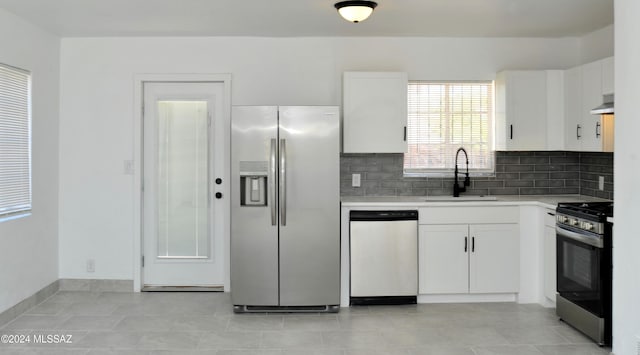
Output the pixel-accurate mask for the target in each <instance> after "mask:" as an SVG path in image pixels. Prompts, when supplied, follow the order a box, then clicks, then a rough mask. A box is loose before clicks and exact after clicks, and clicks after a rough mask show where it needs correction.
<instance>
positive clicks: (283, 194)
mask: <svg viewBox="0 0 640 355" xmlns="http://www.w3.org/2000/svg"><path fill="white" fill-rule="evenodd" d="M279 202H280V222H281V224H282V225H283V226H286V225H287V141H286V140H285V139H280V201H279Z"/></svg>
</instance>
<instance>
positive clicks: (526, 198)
mask: <svg viewBox="0 0 640 355" xmlns="http://www.w3.org/2000/svg"><path fill="white" fill-rule="evenodd" d="M494 197H495V200H482V198H480V199H478V200H469V199H468V198H470V197H469V196H466V197H465V196H462V198H461V199H460V200H455V198H454V197H451V198H450V199H449V198H447V196H435V197H430V196H382V197H358V196H344V197H342V198H341V201H342V206H343V207H402V206H406V207H420V206H424V207H427V206H451V205H452V204H455V205H460V206H486V205H502V206H505V205H522V204H534V205H542V206H543V207H547V208H554V209H555V208H556V206H557V204H558V203H559V202H593V201H608V200H605V199H601V198H597V197H590V196H583V195H505V196H491V197H489V198H494ZM443 198H444V199H443ZM465 198H466V199H465Z"/></svg>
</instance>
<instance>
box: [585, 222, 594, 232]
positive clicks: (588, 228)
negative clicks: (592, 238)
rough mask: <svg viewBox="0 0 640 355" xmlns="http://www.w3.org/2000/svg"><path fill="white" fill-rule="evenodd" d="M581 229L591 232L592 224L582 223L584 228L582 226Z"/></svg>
mask: <svg viewBox="0 0 640 355" xmlns="http://www.w3.org/2000/svg"><path fill="white" fill-rule="evenodd" d="M583 228H584V229H586V230H588V231H590V230H592V229H593V223H589V222H584V226H583Z"/></svg>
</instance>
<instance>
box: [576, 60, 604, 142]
mask: <svg viewBox="0 0 640 355" xmlns="http://www.w3.org/2000/svg"><path fill="white" fill-rule="evenodd" d="M601 104H602V62H601V61H597V62H593V63H588V64H585V65H583V66H582V110H581V113H580V114H581V116H582V126H583V129H582V134H581V135H582V138H581V139H582V151H587V152H601V151H602V127H601V126H600V125H601V122H600V116H599V115H592V114H591V110H592V109H593V108H595V107H597V106H600V105H601Z"/></svg>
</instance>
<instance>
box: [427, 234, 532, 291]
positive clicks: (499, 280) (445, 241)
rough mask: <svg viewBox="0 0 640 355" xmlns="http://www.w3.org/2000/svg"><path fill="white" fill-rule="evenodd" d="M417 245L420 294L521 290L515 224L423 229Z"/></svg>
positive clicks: (518, 249)
mask: <svg viewBox="0 0 640 355" xmlns="http://www.w3.org/2000/svg"><path fill="white" fill-rule="evenodd" d="M418 244H419V281H420V282H419V292H420V293H421V294H456V293H516V292H518V290H519V282H520V276H519V275H520V264H519V262H520V261H519V260H520V258H519V255H520V241H519V228H518V224H516V223H508V224H448V225H447V224H443V225H438V224H434V225H421V226H420V234H419V243H418Z"/></svg>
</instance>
